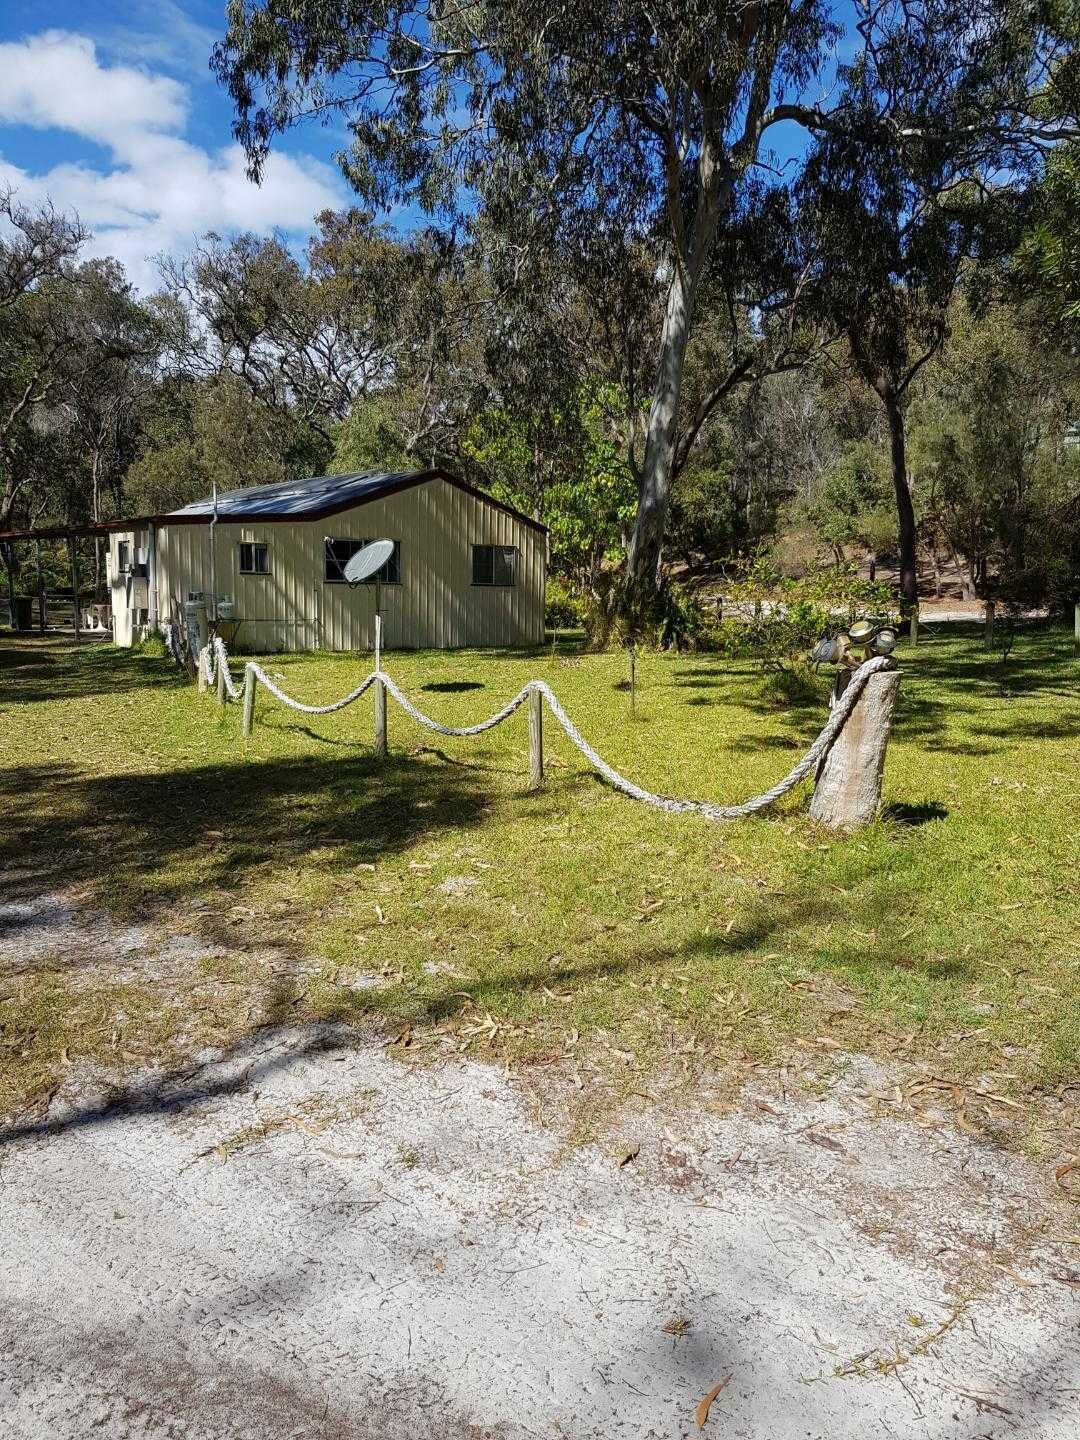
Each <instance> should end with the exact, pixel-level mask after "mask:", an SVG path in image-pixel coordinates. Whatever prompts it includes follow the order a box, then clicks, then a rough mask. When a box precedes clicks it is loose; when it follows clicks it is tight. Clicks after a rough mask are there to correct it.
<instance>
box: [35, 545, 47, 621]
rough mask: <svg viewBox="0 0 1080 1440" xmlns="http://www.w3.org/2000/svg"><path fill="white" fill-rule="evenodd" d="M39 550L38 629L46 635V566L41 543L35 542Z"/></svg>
mask: <svg viewBox="0 0 1080 1440" xmlns="http://www.w3.org/2000/svg"><path fill="white" fill-rule="evenodd" d="M35 546H36V549H37V593H38V629H39V630H40V631H41V633H42V635H44V634H45V604H46V601H45V565H44V562H43V561H42V558H41V541H40V540H37V541H35Z"/></svg>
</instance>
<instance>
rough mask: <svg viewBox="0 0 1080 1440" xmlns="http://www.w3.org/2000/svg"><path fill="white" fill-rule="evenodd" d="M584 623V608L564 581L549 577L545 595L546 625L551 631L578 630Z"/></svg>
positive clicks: (556, 577) (552, 576)
mask: <svg viewBox="0 0 1080 1440" xmlns="http://www.w3.org/2000/svg"><path fill="white" fill-rule="evenodd" d="M583 623H584V606H583V605H582V602H581V600H580V599H579V598H578V596H576V595H575V594H574V593H573V591H572V590H571V589H570V587H569V586H568V585H567V584H566V582H565V581H564V580H561V579H560V578H559V577H558V576H557V575H551V576H549V577H548V582H547V590H546V592H545V595H544V624H545V625H546V626H547V628H548V629H549V630H577V629H580V627H581V626H582V624H583Z"/></svg>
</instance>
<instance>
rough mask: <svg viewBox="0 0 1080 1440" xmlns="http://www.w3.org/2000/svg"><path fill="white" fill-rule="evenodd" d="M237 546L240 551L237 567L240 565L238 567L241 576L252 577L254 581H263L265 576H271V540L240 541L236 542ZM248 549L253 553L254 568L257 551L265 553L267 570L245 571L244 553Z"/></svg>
mask: <svg viewBox="0 0 1080 1440" xmlns="http://www.w3.org/2000/svg"><path fill="white" fill-rule="evenodd" d="M236 544H237V548H238V551H239V554H238V555H237V565H238V567H239V571H240V574H241V575H244V576H251V577H252V578H253V579H261V578H262V577H263V576H265V575H269V574H270V542H269V540H238V541H237V542H236ZM246 549H248V550H250V551H251V563H252V565H253V566H254V564H255V553H256V551H258V550H261V551H263V553H264V554H265V556H266V569H265V570H259V569H257V568H256V569H251V570H245V569H244V551H245V550H246Z"/></svg>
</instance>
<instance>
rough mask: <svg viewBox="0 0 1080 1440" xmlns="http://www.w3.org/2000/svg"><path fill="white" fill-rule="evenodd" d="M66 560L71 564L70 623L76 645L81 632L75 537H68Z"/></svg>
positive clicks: (80, 637)
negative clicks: (72, 626) (72, 627)
mask: <svg viewBox="0 0 1080 1440" xmlns="http://www.w3.org/2000/svg"><path fill="white" fill-rule="evenodd" d="M68 559H69V561H70V562H71V606H72V623H73V624H74V626H75V643H76V645H77V644H78V643H79V641H80V640H81V639H82V631H81V630H80V628H79V557H78V555H77V554H76V552H75V537H74V535H69V536H68Z"/></svg>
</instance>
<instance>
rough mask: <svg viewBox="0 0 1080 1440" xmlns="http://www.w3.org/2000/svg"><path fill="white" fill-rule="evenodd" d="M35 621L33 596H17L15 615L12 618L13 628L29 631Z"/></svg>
mask: <svg viewBox="0 0 1080 1440" xmlns="http://www.w3.org/2000/svg"><path fill="white" fill-rule="evenodd" d="M33 620H34V597H33V596H32V595H16V596H15V613H14V615H12V617H11V624H12V628H13V629H15V630H29V629H30V627H31V625H32V624H33Z"/></svg>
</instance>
